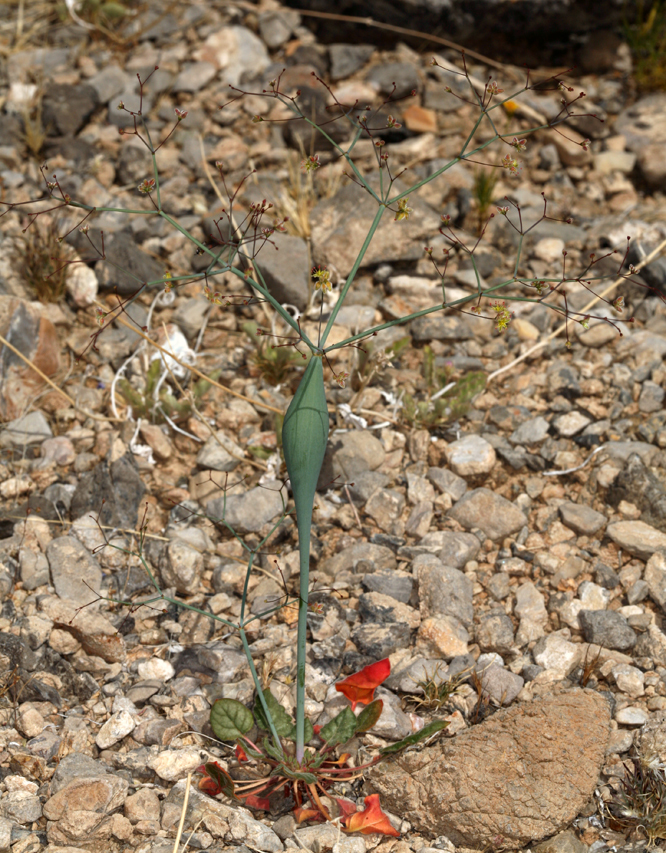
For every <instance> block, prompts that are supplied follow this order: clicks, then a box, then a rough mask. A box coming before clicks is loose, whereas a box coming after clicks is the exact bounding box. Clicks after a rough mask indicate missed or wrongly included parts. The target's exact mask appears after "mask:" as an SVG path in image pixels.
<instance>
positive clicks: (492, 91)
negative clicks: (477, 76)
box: [488, 80, 504, 95]
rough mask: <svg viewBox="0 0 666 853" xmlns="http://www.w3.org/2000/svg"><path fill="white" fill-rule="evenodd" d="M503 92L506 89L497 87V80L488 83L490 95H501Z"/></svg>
mask: <svg viewBox="0 0 666 853" xmlns="http://www.w3.org/2000/svg"><path fill="white" fill-rule="evenodd" d="M503 91H504V89H500V87H499V86H498V85H497V80H492V81H491V82H490V83H488V94H489V95H499V94H500V93H501V92H503Z"/></svg>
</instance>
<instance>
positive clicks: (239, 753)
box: [234, 743, 250, 761]
mask: <svg viewBox="0 0 666 853" xmlns="http://www.w3.org/2000/svg"><path fill="white" fill-rule="evenodd" d="M234 751H235V753H236V758H237V759H238V760H239V761H249V760H250V759H249V758H248V757H247V753H246V752H245V750H244V749H243V747H242V746H241V745H240V744H239V743H237V744H236V749H235V750H234Z"/></svg>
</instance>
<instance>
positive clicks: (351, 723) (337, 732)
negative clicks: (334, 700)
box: [319, 705, 357, 746]
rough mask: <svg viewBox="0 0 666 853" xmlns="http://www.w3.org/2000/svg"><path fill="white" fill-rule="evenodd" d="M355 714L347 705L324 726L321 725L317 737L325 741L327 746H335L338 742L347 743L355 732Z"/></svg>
mask: <svg viewBox="0 0 666 853" xmlns="http://www.w3.org/2000/svg"><path fill="white" fill-rule="evenodd" d="M356 723H357V720H356V716H355V715H354V712H353V711H352V709H351V708H350V707H349V705H347V706H346V708H345V709H344V710H343V711H340V713H339V714H338V715H337V716H336V717H333V719H332V720H329V721H328V723H326V725H325V726H322V727H321V729H320V731H319V737H320V738H321V739H322V740H323V741H326V743H327V744H328V745H329V746H337V745H338V744H339V743H347V741H348V740H351V739H352V738H353V737H354V735H355V734H356Z"/></svg>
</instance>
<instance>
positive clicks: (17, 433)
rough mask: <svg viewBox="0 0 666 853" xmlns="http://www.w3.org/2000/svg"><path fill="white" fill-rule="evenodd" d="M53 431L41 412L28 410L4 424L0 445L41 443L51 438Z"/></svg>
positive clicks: (17, 445)
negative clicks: (26, 412)
mask: <svg viewBox="0 0 666 853" xmlns="http://www.w3.org/2000/svg"><path fill="white" fill-rule="evenodd" d="M52 435H53V433H52V432H51V427H50V426H49V422H48V421H47V420H46V417H45V416H44V414H43V412H39V411H37V412H28V414H27V415H23V416H22V417H20V418H16V420H13V421H10V422H9V423H7V424H5V425H4V426H3V428H2V433H1V434H0V447H25V446H26V445H29V444H41V443H42V442H43V441H44V440H45V439H48V438H51V436H52Z"/></svg>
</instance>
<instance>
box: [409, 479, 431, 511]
mask: <svg viewBox="0 0 666 853" xmlns="http://www.w3.org/2000/svg"><path fill="white" fill-rule="evenodd" d="M434 499H435V490H434V488H433V487H432V484H431V483H429V482H428V480H426V478H425V477H419V476H418V474H414V473H413V472H411V471H408V472H407V500H408V501H409V502H410V504H412V505H413V506H416V505H417V504H419V503H422V502H424V501H433V500H434Z"/></svg>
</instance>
